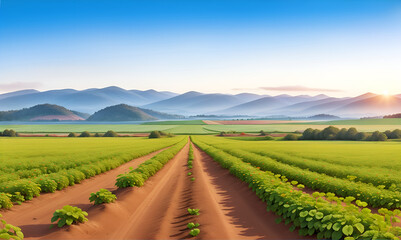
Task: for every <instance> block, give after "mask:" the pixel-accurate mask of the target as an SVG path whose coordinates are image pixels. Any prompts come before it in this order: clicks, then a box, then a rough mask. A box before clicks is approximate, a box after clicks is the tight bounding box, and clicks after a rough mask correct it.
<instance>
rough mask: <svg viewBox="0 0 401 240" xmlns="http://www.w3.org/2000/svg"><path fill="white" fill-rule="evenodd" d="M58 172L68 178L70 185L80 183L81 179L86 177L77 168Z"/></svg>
mask: <svg viewBox="0 0 401 240" xmlns="http://www.w3.org/2000/svg"><path fill="white" fill-rule="evenodd" d="M60 173H61V174H63V175H64V176H66V177H67V178H68V179H69V181H70V183H69V184H70V185H74V184H75V183H80V182H81V181H82V180H84V179H85V178H86V176H85V174H84V173H83V172H81V171H79V170H77V169H69V170H66V171H63V172H60Z"/></svg>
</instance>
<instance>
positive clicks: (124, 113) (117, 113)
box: [87, 104, 182, 122]
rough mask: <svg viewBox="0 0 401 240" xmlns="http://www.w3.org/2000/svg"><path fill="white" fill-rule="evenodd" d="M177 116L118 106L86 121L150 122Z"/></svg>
mask: <svg viewBox="0 0 401 240" xmlns="http://www.w3.org/2000/svg"><path fill="white" fill-rule="evenodd" d="M181 117H182V116H179V115H172V114H167V113H161V112H156V111H153V110H149V109H142V108H138V107H133V106H129V105H127V104H119V105H115V106H110V107H107V108H104V109H102V110H100V111H97V112H95V113H94V114H93V115H92V116H90V117H89V118H88V119H87V120H88V121H110V122H113V121H116V122H117V121H150V120H157V119H176V118H181Z"/></svg>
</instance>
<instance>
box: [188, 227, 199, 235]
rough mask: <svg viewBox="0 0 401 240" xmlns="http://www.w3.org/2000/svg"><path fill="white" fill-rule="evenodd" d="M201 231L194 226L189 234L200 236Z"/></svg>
mask: <svg viewBox="0 0 401 240" xmlns="http://www.w3.org/2000/svg"><path fill="white" fill-rule="evenodd" d="M199 233H200V230H199V228H194V229H192V230H191V231H189V235H191V236H192V237H196V236H198V235H199Z"/></svg>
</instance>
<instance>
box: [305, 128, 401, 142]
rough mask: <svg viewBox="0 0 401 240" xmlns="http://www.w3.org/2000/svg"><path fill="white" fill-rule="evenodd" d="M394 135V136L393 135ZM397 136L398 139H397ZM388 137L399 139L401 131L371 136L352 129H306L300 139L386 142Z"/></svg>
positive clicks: (377, 132)
mask: <svg viewBox="0 0 401 240" xmlns="http://www.w3.org/2000/svg"><path fill="white" fill-rule="evenodd" d="M393 133H394V134H393ZM398 134H399V137H398ZM390 136H394V138H401V130H398V131H397V130H394V131H393V132H390V131H386V132H385V133H381V132H379V131H375V132H373V133H372V135H370V136H369V134H367V133H364V132H358V131H357V130H356V129H355V128H354V127H351V128H349V129H348V130H347V129H345V128H342V129H341V130H340V129H338V128H336V127H333V126H329V127H327V128H325V129H323V130H322V131H319V130H317V129H312V128H308V129H306V130H305V131H304V132H303V134H302V137H301V138H300V139H302V140H357V141H386V140H387V138H390Z"/></svg>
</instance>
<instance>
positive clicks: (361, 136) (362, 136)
mask: <svg viewBox="0 0 401 240" xmlns="http://www.w3.org/2000/svg"><path fill="white" fill-rule="evenodd" d="M368 137H369V134H367V133H365V132H359V133H357V134H356V135H355V140H357V141H366V139H367V138H368Z"/></svg>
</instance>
